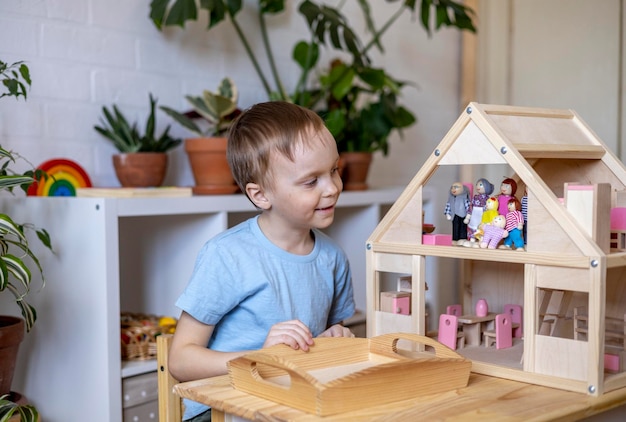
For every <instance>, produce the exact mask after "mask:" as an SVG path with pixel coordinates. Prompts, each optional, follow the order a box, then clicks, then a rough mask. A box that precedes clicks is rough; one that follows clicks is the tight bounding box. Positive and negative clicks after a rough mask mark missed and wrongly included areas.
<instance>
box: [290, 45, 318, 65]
mask: <svg viewBox="0 0 626 422" xmlns="http://www.w3.org/2000/svg"><path fill="white" fill-rule="evenodd" d="M293 59H294V61H295V62H296V63H298V64H299V65H300V67H301V68H302V69H303V70H305V71H308V70H311V69H313V68H314V67H315V65H316V64H317V61H318V59H319V46H318V45H317V44H315V43H311V44H309V43H307V42H306V41H300V42H298V43H297V44H296V46H295V47H294V49H293Z"/></svg>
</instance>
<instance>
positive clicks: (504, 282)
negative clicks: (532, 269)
mask: <svg viewBox="0 0 626 422" xmlns="http://www.w3.org/2000/svg"><path fill="white" fill-rule="evenodd" d="M465 268H466V271H467V272H469V273H468V274H467V278H466V281H465V282H464V293H465V297H464V309H465V310H466V313H473V309H474V306H476V301H477V300H478V299H480V298H484V299H486V300H487V304H488V306H489V312H496V313H500V312H502V310H503V306H504V305H505V304H507V303H512V304H520V305H521V304H523V303H524V266H523V265H521V264H512V263H503V262H489V261H475V260H474V261H471V262H470V263H469V264H468V265H467V266H465Z"/></svg>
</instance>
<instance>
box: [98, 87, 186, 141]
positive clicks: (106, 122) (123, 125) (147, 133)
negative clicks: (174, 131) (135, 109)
mask: <svg viewBox="0 0 626 422" xmlns="http://www.w3.org/2000/svg"><path fill="white" fill-rule="evenodd" d="M156 104H157V100H156V99H155V98H153V97H152V94H150V114H149V115H148V120H147V121H146V127H145V130H144V133H143V134H142V133H140V132H139V128H138V127H137V122H135V123H133V124H132V126H131V125H130V124H129V123H128V120H127V119H126V117H125V116H124V114H123V113H122V112H121V111H120V110H119V109H118V108H117V106H116V105H113V110H112V111H111V110H109V109H108V108H107V107H102V113H103V114H104V119H101V125H102V126H94V129H95V130H96V131H97V132H98V133H99V134H100V135H102V136H104V137H105V138H106V139H108V140H110V141H111V142H112V143H113V145H115V148H117V150H118V151H119V152H122V153H133V152H167V151H169V150H171V149H173V148H175V147H177V146H178V145H180V143H181V142H182V139H178V138H173V137H172V136H170V134H169V131H170V125H168V126H167V127H166V128H165V130H164V131H163V133H162V134H161V136H159V137H157V136H156V134H155V131H156Z"/></svg>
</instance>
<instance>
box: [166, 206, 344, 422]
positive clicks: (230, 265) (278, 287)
mask: <svg viewBox="0 0 626 422" xmlns="http://www.w3.org/2000/svg"><path fill="white" fill-rule="evenodd" d="M257 220H258V216H256V217H253V218H251V219H249V220H247V221H244V222H243V223H241V224H239V225H237V226H235V227H232V228H231V229H228V230H226V231H224V232H222V233H220V234H218V235H217V236H215V237H214V238H213V239H211V240H209V241H208V242H207V243H206V244H205V245H204V246H203V247H202V249H201V250H200V253H199V254H198V258H197V260H196V265H195V268H194V271H193V274H192V276H191V280H190V281H189V284H188V285H187V287H186V289H185V291H184V292H183V293H182V295H181V296H180V297H179V298H178V301H177V302H176V306H178V307H179V308H180V309H182V310H183V311H185V312H187V313H188V314H189V315H191V316H192V317H194V318H195V319H197V320H198V321H200V322H203V323H205V324H208V325H215V330H214V331H213V335H212V336H211V339H210V340H209V344H208V345H207V347H210V348H211V349H213V350H218V351H223V352H228V351H237V350H257V349H260V348H261V347H263V343H264V342H265V338H266V336H267V333H268V332H269V331H270V328H271V327H272V326H273V325H274V324H276V323H279V322H283V321H289V320H293V319H298V320H300V321H302V322H303V323H304V324H305V325H306V326H307V327H309V329H310V330H311V332H312V333H313V336H314V337H316V336H318V335H319V334H320V333H322V332H323V331H324V330H326V328H328V327H329V326H330V325H333V324H336V323H338V322H341V321H343V320H345V319H347V318H349V317H351V316H352V315H353V314H354V310H355V305H354V297H353V291H352V274H351V272H350V266H349V263H348V259H347V257H346V255H345V252H344V251H343V250H342V249H341V248H340V247H339V245H337V244H336V243H335V242H334V241H333V240H332V239H330V238H329V237H328V236H327V235H325V234H324V233H322V232H321V231H319V230H315V229H314V230H313V231H312V233H313V236H314V237H315V246H314V247H313V250H312V251H311V253H309V254H308V255H294V254H291V253H288V252H286V251H284V250H283V249H281V248H279V247H277V246H276V245H274V244H273V243H272V242H270V241H269V239H267V237H265V235H264V234H263V232H262V231H261V229H260V228H259V224H258V221H257ZM206 409H208V407H207V406H204V405H201V404H199V403H195V402H191V401H189V400H186V401H185V417H184V419H189V418H191V417H193V416H195V415H197V414H199V413H201V412H203V411H205V410H206Z"/></svg>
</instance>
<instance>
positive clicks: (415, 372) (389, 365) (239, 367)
mask: <svg viewBox="0 0 626 422" xmlns="http://www.w3.org/2000/svg"><path fill="white" fill-rule="evenodd" d="M400 339H403V340H409V341H412V342H415V343H418V344H423V345H426V346H430V347H432V348H433V349H434V351H435V353H434V354H433V353H421V354H419V356H416V357H407V356H403V355H401V354H399V353H398V350H397V342H398V340H400ZM470 368H471V362H470V361H469V360H466V359H465V358H463V357H462V356H460V355H459V354H457V353H456V352H454V351H452V350H450V349H449V348H447V347H446V346H444V345H442V344H441V343H438V342H436V341H435V340H433V339H431V338H428V337H424V336H419V335H416V334H408V333H395V334H384V335H381V336H377V337H374V338H371V339H365V338H343V337H341V338H337V337H335V338H317V339H315V345H314V346H313V347H312V348H311V349H310V350H309V351H308V352H302V351H300V350H293V349H291V348H290V347H288V346H285V345H278V346H274V347H271V348H268V349H263V350H260V351H257V352H252V353H249V354H246V355H244V356H241V357H239V358H236V359H233V360H231V361H230V362H228V372H229V375H230V380H231V383H232V385H233V387H234V388H235V389H237V390H240V391H244V392H246V393H249V394H253V395H256V396H259V397H262V398H265V399H268V400H272V401H274V402H277V403H281V404H285V405H287V406H290V407H293V408H296V409H300V410H303V411H305V412H308V413H313V414H316V415H318V416H327V415H332V414H335V413H341V412H348V411H351V410H356V409H361V408H364V407H370V406H376V405H380V404H385V403H391V402H394V401H399V400H406V399H410V398H413V397H418V396H422V395H426V394H434V393H441V392H444V391H449V390H454V389H457V388H462V387H465V386H467V383H468V380H469V374H470Z"/></svg>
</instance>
